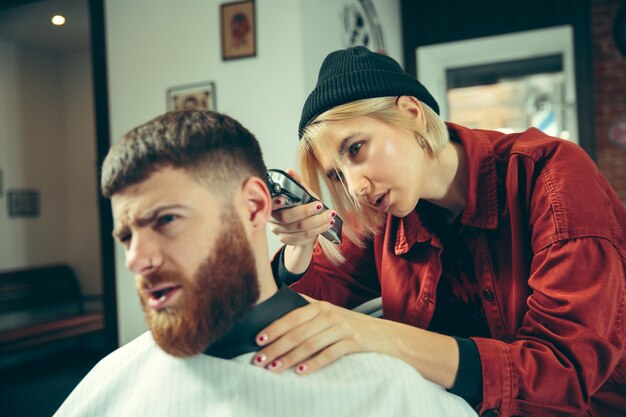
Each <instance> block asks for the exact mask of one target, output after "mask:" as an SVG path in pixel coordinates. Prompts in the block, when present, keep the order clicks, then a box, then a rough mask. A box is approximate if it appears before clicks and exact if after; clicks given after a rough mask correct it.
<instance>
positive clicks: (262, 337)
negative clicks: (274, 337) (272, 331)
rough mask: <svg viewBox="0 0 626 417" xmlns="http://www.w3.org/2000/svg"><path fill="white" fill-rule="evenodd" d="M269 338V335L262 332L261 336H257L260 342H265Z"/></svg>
mask: <svg viewBox="0 0 626 417" xmlns="http://www.w3.org/2000/svg"><path fill="white" fill-rule="evenodd" d="M267 339H268V338H267V335H266V334H262V335H260V336H259V337H257V342H259V343H265V342H267Z"/></svg>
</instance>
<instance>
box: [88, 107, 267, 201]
mask: <svg viewBox="0 0 626 417" xmlns="http://www.w3.org/2000/svg"><path fill="white" fill-rule="evenodd" d="M163 167H173V168H181V169H184V170H186V171H187V172H189V173H191V174H192V175H194V176H195V177H196V178H197V179H198V180H199V181H201V182H202V183H203V184H206V185H207V187H209V188H210V189H211V191H213V192H216V193H217V194H219V195H221V196H223V197H229V196H232V195H233V193H234V191H235V188H234V187H235V185H236V184H239V185H240V184H242V183H243V182H244V181H245V180H246V179H248V178H250V177H251V176H257V177H259V178H262V179H265V177H266V175H267V174H266V172H267V169H266V167H265V163H264V162H263V155H262V153H261V148H260V147H259V143H258V141H257V140H256V138H255V137H254V135H253V134H252V133H250V132H249V131H248V130H247V129H246V128H244V127H243V126H242V125H241V124H240V123H239V122H237V121H236V120H234V119H232V118H230V117H228V116H226V115H224V114H221V113H217V112H213V111H200V110H181V111H174V112H169V113H166V114H164V115H162V116H159V117H156V118H154V119H152V120H150V121H149V122H147V123H145V124H143V125H141V126H139V127H136V128H134V129H133V130H131V131H130V132H128V133H126V134H125V135H124V136H123V137H122V138H121V139H120V140H118V141H117V142H116V143H115V144H114V145H113V146H112V147H111V149H110V150H109V153H108V155H107V157H106V158H105V160H104V163H103V165H102V178H101V183H100V187H101V191H102V194H103V195H104V196H105V197H106V198H111V196H113V195H114V194H115V193H117V192H119V191H121V190H122V189H123V188H124V187H126V186H128V185H132V184H136V183H139V182H141V181H143V180H145V179H146V178H148V177H149V176H150V175H151V174H152V173H153V172H155V171H158V170H159V169H160V168H163Z"/></svg>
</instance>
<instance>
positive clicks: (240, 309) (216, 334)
mask: <svg viewBox="0 0 626 417" xmlns="http://www.w3.org/2000/svg"><path fill="white" fill-rule="evenodd" d="M231 213H234V209H230V210H228V209H224V210H223V211H222V214H221V216H220V217H221V223H222V224H223V225H224V226H223V227H222V230H221V232H220V234H219V236H218V237H217V238H216V239H215V245H214V249H213V252H212V253H210V254H209V255H208V256H207V259H206V261H205V262H204V263H202V264H201V265H200V266H199V267H198V270H197V272H196V273H195V274H194V276H193V277H192V278H188V277H184V276H181V275H180V274H178V273H176V272H173V271H164V272H158V273H156V274H152V275H148V276H146V277H145V278H143V277H142V279H141V280H140V284H139V286H140V291H139V298H140V301H141V304H142V307H143V310H144V312H145V318H146V322H147V323H148V327H149V328H150V330H151V331H152V336H153V337H154V340H155V341H156V343H157V344H158V345H159V346H160V347H161V349H163V350H164V351H166V352H167V353H169V354H170V355H173V356H176V357H187V356H193V355H197V354H199V353H202V352H204V351H206V349H207V348H208V347H209V346H210V345H211V344H212V343H213V342H215V341H216V340H217V339H219V338H220V337H221V336H222V335H224V334H225V333H227V332H228V331H229V330H230V329H231V328H232V327H233V325H234V324H235V323H236V322H237V321H239V320H241V319H242V318H243V317H244V316H245V314H246V313H247V312H248V311H249V310H250V308H251V307H252V306H253V305H254V304H255V303H256V301H257V300H258V298H259V283H258V280H257V273H256V266H255V262H254V256H253V254H252V250H251V248H250V244H249V242H248V240H247V238H246V234H245V231H244V229H243V225H242V224H241V221H240V220H239V218H238V217H237V216H236V215H234V214H231ZM164 282H172V283H179V284H181V285H182V290H183V291H184V293H183V294H181V295H182V296H183V297H184V298H182V299H181V302H180V303H179V305H177V306H175V307H166V308H164V309H162V310H159V311H157V310H154V309H152V308H146V303H147V301H148V295H147V294H146V292H144V291H141V290H143V289H146V288H149V287H153V286H155V285H158V284H159V283H164Z"/></svg>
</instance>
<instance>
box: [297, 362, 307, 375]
mask: <svg viewBox="0 0 626 417" xmlns="http://www.w3.org/2000/svg"><path fill="white" fill-rule="evenodd" d="M308 369H309V367H308V366H306V364H305V363H303V364H300V365H298V367H297V368H296V372H298V373H299V374H303V373H305V372H306V371H307V370H308Z"/></svg>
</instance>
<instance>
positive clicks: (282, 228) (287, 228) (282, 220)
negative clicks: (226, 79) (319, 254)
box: [269, 169, 335, 246]
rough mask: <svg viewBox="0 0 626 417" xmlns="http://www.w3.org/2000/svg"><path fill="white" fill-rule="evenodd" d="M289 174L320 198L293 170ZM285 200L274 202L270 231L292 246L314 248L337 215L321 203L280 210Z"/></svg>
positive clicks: (315, 202)
mask: <svg viewBox="0 0 626 417" xmlns="http://www.w3.org/2000/svg"><path fill="white" fill-rule="evenodd" d="M287 173H288V174H289V175H291V176H292V177H293V178H294V179H295V180H296V181H298V182H299V183H300V185H302V186H303V187H304V188H305V189H306V190H307V192H308V193H309V194H311V195H312V196H313V197H314V198H316V199H318V200H319V198H318V197H317V196H316V195H315V194H314V193H312V192H311V191H310V190H309V188H308V187H307V186H306V185H305V184H303V183H302V179H301V178H300V176H299V175H298V174H297V173H296V172H295V171H294V170H292V169H288V170H287ZM284 204H285V198H284V197H282V196H279V197H276V198H275V199H274V200H273V201H272V217H271V219H270V221H269V223H270V231H271V232H272V233H274V234H275V235H276V236H277V237H278V239H280V241H281V242H283V243H284V244H286V245H290V246H313V245H315V241H316V240H317V236H318V235H320V234H322V233H324V232H326V231H328V230H329V229H330V227H331V226H332V225H333V223H331V222H334V221H333V218H334V217H335V213H334V212H333V211H332V210H327V209H324V205H323V204H322V203H321V202H320V201H314V202H312V203H309V204H304V205H300V206H295V207H292V208H288V209H284V210H280V208H281V207H282V206H283V205H284Z"/></svg>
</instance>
